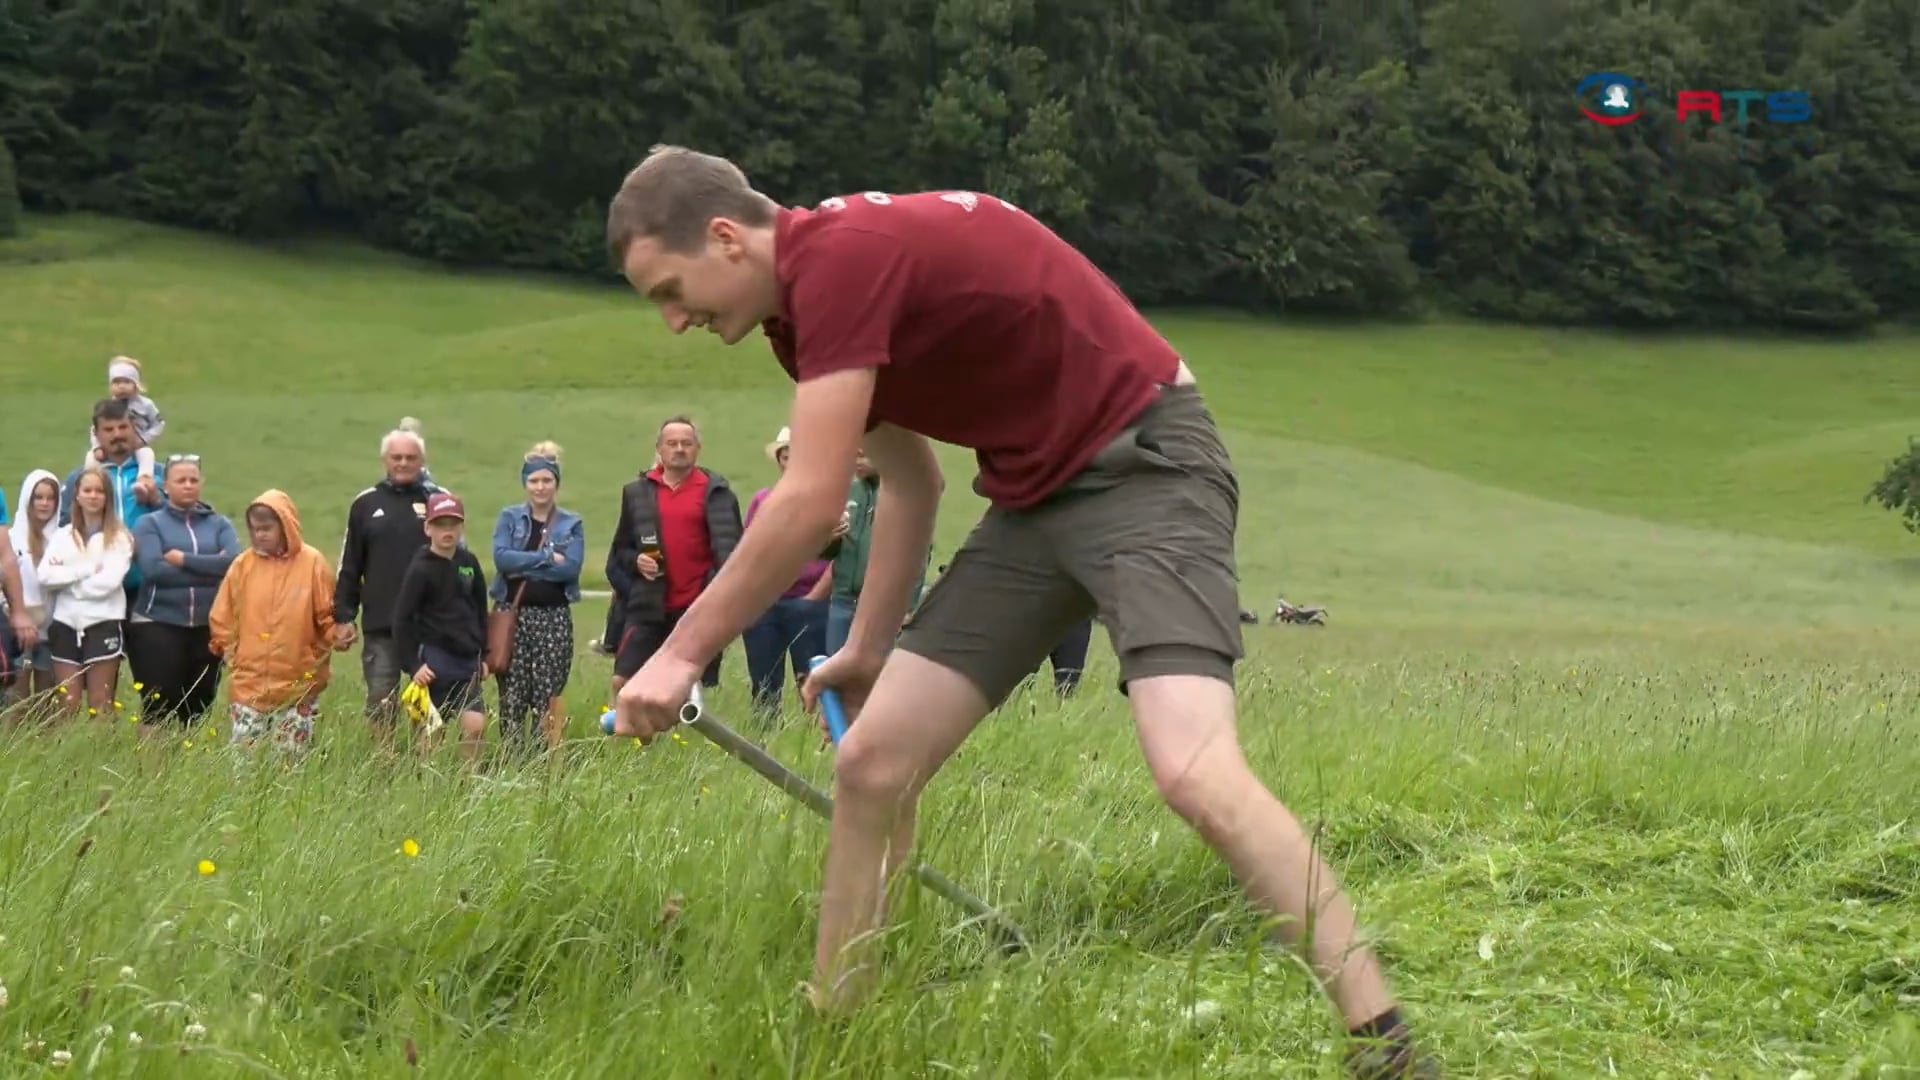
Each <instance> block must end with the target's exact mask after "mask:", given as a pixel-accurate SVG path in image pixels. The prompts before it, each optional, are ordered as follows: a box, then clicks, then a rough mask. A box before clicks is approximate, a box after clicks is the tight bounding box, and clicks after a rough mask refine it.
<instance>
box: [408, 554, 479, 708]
mask: <svg viewBox="0 0 1920 1080" xmlns="http://www.w3.org/2000/svg"><path fill="white" fill-rule="evenodd" d="M393 644H394V650H395V652H394V656H395V657H396V659H398V661H399V663H400V673H401V676H402V677H405V676H407V675H411V674H412V673H413V672H415V671H418V670H419V668H420V647H421V646H422V645H431V646H433V647H434V648H436V649H444V650H446V651H447V652H449V653H452V654H453V655H455V656H458V657H461V658H462V659H466V658H469V657H471V658H472V659H473V660H475V661H478V660H479V659H480V654H481V653H483V652H485V651H486V649H487V572H486V571H485V570H482V569H481V568H480V560H479V559H477V558H475V557H474V554H473V552H471V551H468V550H467V549H466V548H455V549H454V551H453V555H452V556H451V557H449V558H444V559H443V558H441V557H440V556H438V555H435V554H434V553H433V550H432V549H431V548H421V549H420V550H419V551H417V552H415V553H414V556H413V562H412V564H411V565H409V566H408V567H407V572H406V576H405V577H403V578H402V579H401V581H400V596H399V599H398V600H397V601H396V602H395V603H394V605H393Z"/></svg>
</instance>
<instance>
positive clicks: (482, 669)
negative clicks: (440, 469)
mask: <svg viewBox="0 0 1920 1080" xmlns="http://www.w3.org/2000/svg"><path fill="white" fill-rule="evenodd" d="M426 516H427V523H426V524H427V546H426V547H423V548H421V549H420V551H419V552H418V553H416V554H415V555H414V557H413V562H412V563H410V564H409V565H408V566H407V573H406V576H405V577H404V578H402V579H401V581H400V596H399V598H398V599H397V600H395V602H394V608H393V640H394V646H395V648H396V649H397V651H398V657H399V661H400V664H401V666H402V670H405V669H406V668H407V667H410V666H412V665H415V664H417V665H419V667H418V668H416V669H415V670H414V672H413V681H414V682H416V683H418V684H420V685H421V686H424V687H426V688H427V696H428V698H429V699H430V700H431V701H432V702H433V705H434V708H436V709H439V710H440V714H441V715H442V716H444V717H447V718H449V719H451V718H452V717H453V716H454V715H458V716H459V717H460V753H461V755H462V756H464V757H467V758H474V757H477V756H478V755H479V753H480V746H481V743H482V741H483V740H484V739H485V738H486V733H487V716H486V712H485V709H486V698H485V695H484V692H483V690H482V687H483V686H484V685H485V682H486V678H487V664H486V660H485V654H486V649H487V574H486V571H485V570H483V569H481V567H480V560H479V559H477V558H475V557H474V554H473V552H471V551H468V550H467V549H466V548H463V547H461V546H460V538H461V535H462V534H463V533H464V531H465V529H466V521H467V512H466V508H465V507H464V506H462V505H461V503H460V500H459V499H457V498H455V497H454V496H453V495H452V494H451V493H449V492H445V491H436V492H434V493H433V495H432V496H431V497H429V498H428V499H427V515H426Z"/></svg>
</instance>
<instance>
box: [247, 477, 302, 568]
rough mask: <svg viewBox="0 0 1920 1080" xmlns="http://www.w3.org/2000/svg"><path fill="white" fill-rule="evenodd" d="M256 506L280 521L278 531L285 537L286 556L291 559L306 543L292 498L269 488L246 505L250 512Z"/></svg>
mask: <svg viewBox="0 0 1920 1080" xmlns="http://www.w3.org/2000/svg"><path fill="white" fill-rule="evenodd" d="M256 506H264V507H266V508H267V509H269V510H271V511H273V516H274V517H277V518H279V519H280V531H281V532H283V533H286V535H287V556H288V557H289V558H291V557H293V556H295V555H298V554H299V553H300V549H301V547H303V546H304V545H305V544H306V542H307V541H306V538H305V535H304V534H303V533H301V531H300V510H299V508H298V507H295V506H294V505H293V496H291V495H289V494H287V493H286V492H284V491H281V490H280V489H279V488H269V489H268V490H266V491H264V492H261V494H260V497H259V498H257V499H255V500H253V501H252V502H250V503H248V504H247V509H249V510H251V509H253V508H254V507H256Z"/></svg>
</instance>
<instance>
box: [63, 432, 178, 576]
mask: <svg viewBox="0 0 1920 1080" xmlns="http://www.w3.org/2000/svg"><path fill="white" fill-rule="evenodd" d="M93 435H94V438H95V439H96V440H97V441H98V442H99V443H100V455H101V457H103V458H105V460H104V461H101V462H100V470H101V471H102V472H104V473H106V474H107V483H108V484H109V485H111V486H112V488H113V493H114V495H115V496H116V497H117V498H118V500H119V504H118V505H119V510H120V523H121V524H122V525H125V526H126V527H127V531H128V532H132V531H133V527H134V525H135V524H136V523H138V522H139V520H140V519H141V518H143V517H146V516H147V515H148V514H151V513H153V511H155V510H157V509H159V507H160V477H159V476H158V475H157V474H158V471H159V466H158V465H155V466H154V471H153V472H145V473H143V472H141V471H140V462H139V459H137V458H136V457H134V453H133V451H134V442H135V439H134V436H133V415H132V413H131V412H129V410H128V405H127V403H126V402H125V401H122V400H120V399H119V398H101V399H100V400H99V401H96V402H94V404H93ZM82 468H85V466H78V467H76V468H75V469H74V470H73V471H72V472H70V473H68V474H67V478H66V480H65V481H63V482H62V483H61V485H60V524H62V525H66V524H68V523H69V522H70V521H71V520H72V518H71V514H72V512H73V485H74V483H75V482H76V481H78V480H79V479H80V470H81V469H82ZM140 580H141V579H140V567H138V566H134V567H131V568H130V569H128V570H127V581H126V588H127V600H128V601H129V602H132V600H133V596H134V594H135V593H137V592H139V591H140Z"/></svg>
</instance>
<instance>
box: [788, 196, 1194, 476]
mask: <svg viewBox="0 0 1920 1080" xmlns="http://www.w3.org/2000/svg"><path fill="white" fill-rule="evenodd" d="M774 236H775V245H776V250H775V263H776V265H775V273H776V275H777V276H778V278H779V283H780V314H779V315H778V316H776V317H775V318H772V319H769V320H767V322H766V324H765V326H764V329H765V332H766V335H767V338H768V339H769V340H770V341H771V342H772V344H773V351H774V355H775V356H777V357H778V358H779V360H780V366H781V367H783V368H785V369H786V370H787V374H789V375H791V376H793V378H794V379H795V380H796V381H801V382H804V381H805V380H807V379H811V378H816V377H818V376H821V375H826V374H830V373H832V372H835V371H845V370H848V369H852V368H865V367H875V368H878V369H879V374H878V377H877V378H876V380H875V386H874V396H873V408H872V410H871V414H870V415H869V416H868V418H867V427H868V430H872V428H873V427H875V426H877V425H878V424H880V423H883V422H884V423H890V424H895V425H897V426H899V427H903V428H906V429H907V430H909V431H916V432H919V433H920V434H922V435H925V436H927V437H928V438H931V439H937V440H939V441H941V442H946V443H952V444H954V445H956V446H964V447H968V448H969V449H972V450H973V451H975V455H976V457H977V458H978V461H979V465H980V480H979V483H978V486H977V490H978V491H979V492H980V494H981V495H983V496H985V497H986V498H987V499H989V500H991V501H992V502H993V503H995V504H996V505H999V506H1004V507H1008V508H1011V509H1020V508H1022V507H1026V506H1031V505H1033V504H1034V503H1036V502H1038V501H1040V500H1041V499H1042V498H1044V497H1045V496H1046V495H1047V494H1048V493H1050V492H1052V491H1053V490H1054V489H1055V488H1056V487H1058V486H1060V484H1061V483H1062V482H1064V481H1065V480H1067V479H1068V478H1069V477H1071V476H1073V475H1074V474H1075V473H1077V472H1079V471H1080V470H1081V469H1082V468H1083V467H1084V466H1085V465H1086V464H1087V462H1088V461H1090V460H1092V458H1093V456H1094V455H1095V454H1096V453H1098V452H1099V450H1100V448H1101V447H1103V446H1105V445H1106V444H1107V443H1108V442H1110V441H1111V440H1112V439H1113V437H1114V436H1115V435H1117V434H1119V433H1120V431H1121V429H1122V428H1125V427H1126V426H1127V425H1128V424H1129V423H1130V422H1132V420H1133V419H1134V418H1135V417H1136V416H1138V415H1139V414H1140V411H1141V410H1142V409H1144V408H1146V407H1147V405H1148V404H1149V403H1151V402H1152V401H1153V400H1154V397H1155V395H1156V394H1158V392H1159V385H1160V384H1162V383H1170V382H1172V381H1173V378H1174V374H1175V371H1176V370H1177V369H1178V367H1179V364H1180V356H1179V354H1178V353H1176V352H1174V350H1173V347H1172V346H1171V345H1169V344H1167V342H1166V339H1164V338H1162V337H1161V336H1160V334H1159V333H1158V332H1157V331H1155V330H1154V329H1153V327H1152V326H1150V325H1148V323H1147V321H1146V319H1145V318H1143V317H1142V316H1141V315H1140V313H1139V312H1138V311H1136V310H1135V309H1134V307H1133V305H1132V304H1131V303H1130V302H1129V301H1128V300H1127V298H1126V296H1125V295H1123V294H1122V293H1121V292H1120V290H1119V288H1118V287H1117V286H1115V285H1114V284H1113V282H1112V281H1110V280H1108V279H1107V277H1106V275H1105V274H1102V273H1101V272H1100V271H1099V269H1098V268H1096V267H1095V266H1094V265H1093V264H1092V263H1091V262H1089V261H1088V260H1087V258H1086V257H1085V256H1083V255H1081V254H1080V253H1079V252H1078V251H1076V250H1074V249H1073V247H1072V246H1070V245H1069V244H1067V243H1066V241H1064V240H1061V239H1060V238H1059V237H1058V236H1055V235H1054V234H1053V232H1052V231H1051V230H1049V229H1048V228H1047V227H1046V226H1045V225H1042V224H1041V223H1040V222H1039V221H1036V220H1035V219H1034V218H1033V217H1032V216H1030V215H1028V214H1027V213H1025V212H1024V211H1022V210H1020V209H1018V208H1016V207H1014V206H1012V205H1011V204H1009V203H1007V202H1004V201H1003V200H1000V199H997V198H995V197H993V196H991V195H979V194H975V193H971V192H923V193H917V194H912V195H887V194H882V193H880V192H868V193H866V194H864V195H849V196H846V197H844V198H833V199H828V200H827V201H825V202H823V203H821V204H820V206H819V207H818V208H817V209H814V210H794V209H782V210H781V211H780V212H779V218H778V221H777V223H776V224H775V226H774Z"/></svg>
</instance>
